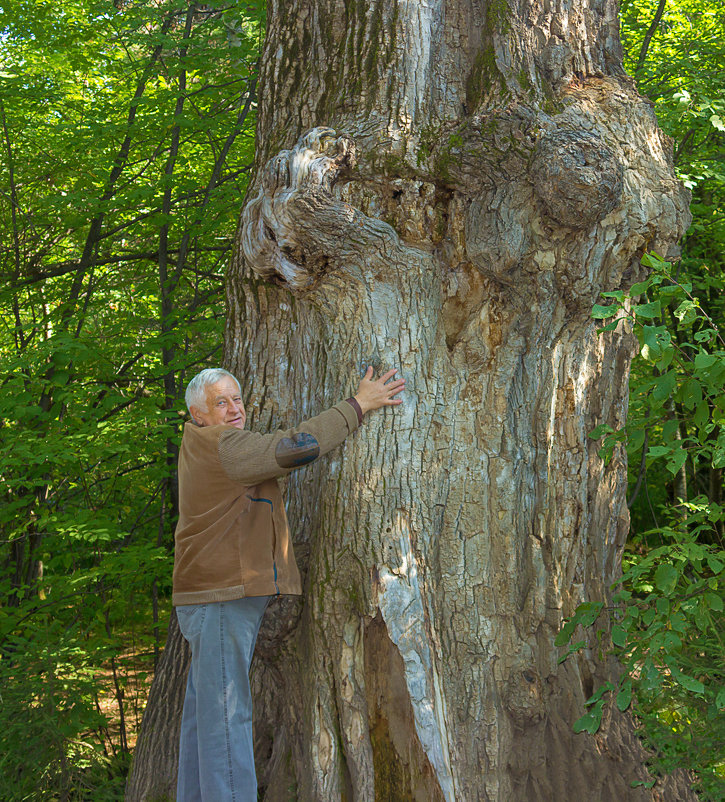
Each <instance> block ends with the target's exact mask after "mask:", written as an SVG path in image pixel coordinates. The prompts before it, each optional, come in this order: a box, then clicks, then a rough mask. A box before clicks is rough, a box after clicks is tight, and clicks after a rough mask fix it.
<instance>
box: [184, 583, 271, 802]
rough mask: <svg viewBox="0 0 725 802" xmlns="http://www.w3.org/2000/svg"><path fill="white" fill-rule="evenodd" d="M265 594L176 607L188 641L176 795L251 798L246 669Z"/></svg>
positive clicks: (197, 799)
mask: <svg viewBox="0 0 725 802" xmlns="http://www.w3.org/2000/svg"><path fill="white" fill-rule="evenodd" d="M269 598H270V597H269V596H250V597H248V598H245V599H235V600H234V601H229V602H209V603H208V604H187V605H181V606H179V607H177V608H176V616H177V618H178V620H179V627H180V628H181V633H182V635H183V636H184V637H185V638H186V640H187V641H188V642H189V646H190V647H191V666H190V667H189V678H188V680H187V682H186V697H185V698H184V713H183V715H182V718H181V741H180V747H179V777H178V784H177V790H176V793H177V796H176V799H177V802H257V776H256V774H255V771H254V743H253V739H252V694H251V691H250V689H249V668H250V665H251V663H252V655H253V654H254V644H255V643H256V641H257V633H258V632H259V625H260V624H261V623H262V616H263V615H264V611H265V609H266V607H267V603H268V602H269Z"/></svg>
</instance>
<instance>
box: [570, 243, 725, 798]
mask: <svg viewBox="0 0 725 802" xmlns="http://www.w3.org/2000/svg"><path fill="white" fill-rule="evenodd" d="M644 261H645V262H646V264H647V266H649V267H650V268H652V270H653V272H652V274H651V275H650V277H649V278H648V279H647V280H646V281H644V282H641V283H639V284H636V285H634V286H633V287H632V288H631V289H630V291H629V292H628V293H625V292H623V291H620V290H617V291H614V292H608V293H604V295H605V297H606V298H607V299H609V300H610V303H609V304H608V305H607V306H604V305H599V306H597V307H596V308H595V310H594V313H593V314H594V317H595V318H598V319H601V320H609V322H608V323H606V325H604V327H603V329H602V331H607V330H612V329H613V328H615V327H617V326H620V325H629V326H631V327H632V328H633V330H634V332H635V334H636V335H637V338H638V340H639V344H640V359H641V361H642V363H643V364H644V366H645V368H646V374H645V375H643V373H645V372H644V371H643V372H640V374H639V378H638V380H637V381H633V383H632V396H631V400H630V417H629V420H628V422H627V426H626V428H625V429H624V430H622V431H618V432H615V431H612V430H611V429H609V428H608V427H607V429H606V430H605V429H600V430H599V431H595V432H593V433H592V436H593V437H595V438H601V440H602V448H601V451H600V454H601V455H602V456H603V457H604V458H605V459H606V458H608V457H609V456H610V455H611V454H612V452H613V450H614V449H615V448H618V447H620V444H621V443H623V442H624V443H626V447H627V448H628V450H629V452H630V458H632V457H634V458H635V459H634V460H633V462H634V464H635V465H639V471H640V473H639V476H638V477H637V480H636V481H637V484H638V485H640V486H641V484H642V482H643V479H644V477H645V472H647V475H648V476H651V475H652V474H653V473H654V472H655V471H656V468H657V466H664V470H665V472H666V474H668V475H669V476H670V477H671V478H672V479H673V480H675V479H676V478H677V477H679V476H681V474H683V473H686V477H685V479H680V481H679V482H676V484H677V486H678V488H679V489H680V490H683V489H685V490H686V487H687V484H688V480H689V484H690V486H692V485H695V486H697V484H698V482H697V477H698V474H700V473H707V474H708V481H707V483H706V484H707V486H708V487H712V482H711V474H712V472H715V476H716V477H719V480H720V481H722V479H721V474H720V473H719V471H720V470H721V468H722V467H723V465H725V392H723V390H724V389H725V341H723V338H722V336H721V334H720V331H719V328H718V326H717V325H716V324H715V322H714V321H713V320H712V318H711V317H710V316H709V315H708V314H707V313H706V312H705V311H704V310H703V309H702V306H701V304H700V303H699V301H698V299H697V298H696V297H695V296H693V294H692V284H691V282H680V281H679V280H678V279H677V277H676V273H675V271H673V268H672V265H670V264H669V263H667V262H664V261H663V260H661V259H659V258H658V257H656V256H651V255H650V256H646V257H645V259H644ZM639 296H644V298H641V297H639ZM668 310H669V311H672V318H671V319H672V320H674V321H675V324H674V325H673V326H672V327H671V328H668V327H667V326H665V325H664V324H663V319H664V318H665V314H666V312H667V311H668ZM637 458H638V459H637ZM655 475H656V476H657V477H658V479H659V480H660V481H661V479H660V477H661V475H662V472H661V470H660V472H659V473H656V474H655ZM645 481H647V480H645ZM649 481H651V479H650V480H649ZM659 516H660V518H661V521H660V522H659V523H658V525H657V526H656V527H654V528H652V529H650V530H647V531H644V532H638V533H635V537H634V538H633V539H632V540H631V541H630V550H629V551H628V552H627V553H626V555H625V559H624V562H623V568H624V571H623V576H622V578H621V580H620V581H619V583H618V584H619V589H618V591H617V593H616V594H615V596H614V599H613V602H614V605H615V606H614V607H613V608H611V609H605V607H604V604H603V603H600V602H589V603H586V604H583V605H580V607H579V608H578V609H577V610H576V612H575V615H574V616H573V617H572V618H571V619H569V620H568V621H567V622H566V623H565V624H564V626H563V628H562V630H561V632H560V633H559V635H558V637H557V640H556V645H558V646H565V645H567V644H570V642H571V640H572V638H573V637H574V634H575V633H576V632H577V628H578V627H579V626H582V627H585V628H589V627H592V626H593V625H594V623H595V622H596V621H598V620H599V619H600V615H602V614H603V613H604V614H606V615H607V616H608V618H609V627H610V629H611V641H612V651H613V652H614V654H615V655H616V656H617V657H618V658H619V660H620V662H621V663H622V665H623V667H624V672H623V673H622V675H621V677H620V679H619V681H618V682H617V683H613V682H607V683H605V684H604V685H602V686H601V687H599V688H598V689H597V691H596V692H595V693H594V695H593V696H592V697H591V698H590V699H588V700H587V705H588V706H589V710H588V712H587V713H586V714H585V715H584V716H583V717H582V718H581V719H579V721H578V722H577V723H576V724H575V729H576V730H577V731H587V732H596V730H597V729H598V728H599V725H600V723H601V719H602V714H603V710H604V706H605V704H606V703H607V701H608V700H609V699H612V700H613V701H614V703H615V704H616V705H617V707H618V708H619V709H620V710H622V711H624V710H626V709H627V708H628V707H629V706H630V704H631V703H632V701H633V699H634V700H636V712H637V715H638V716H639V718H640V720H641V722H642V729H643V735H644V738H645V740H646V741H647V742H648V743H649V744H650V746H652V747H654V749H655V754H656V756H657V758H656V763H655V765H656V768H657V769H659V770H661V771H667V770H670V769H672V768H675V767H684V768H690V769H694V770H695V771H696V772H697V774H698V780H699V785H700V788H701V790H702V793H703V795H704V797H705V798H707V799H713V800H715V799H721V798H722V794H723V793H725V776H723V775H724V774H725V772H723V765H722V751H721V748H722V744H723V743H724V742H725V720H724V719H723V716H722V714H721V711H722V709H723V708H724V707H725V665H723V663H722V654H723V641H724V639H725V617H724V616H723V608H724V607H725V582H724V581H723V579H725V571H724V569H725V545H724V544H723V540H722V525H723V521H724V520H725V509H724V508H723V507H722V506H721V505H720V504H719V503H718V502H715V501H713V500H712V499H710V498H708V496H707V494H705V493H700V494H698V495H696V496H694V497H693V498H690V499H689V500H688V498H687V496H684V497H683V496H678V498H677V499H676V502H674V503H670V504H667V505H663V507H662V508H661V510H660V513H659ZM586 645H587V644H586V640H579V641H577V642H575V643H573V644H571V645H569V648H568V651H567V653H566V654H565V655H564V656H563V657H562V660H563V659H566V657H568V656H569V654H571V653H572V652H576V651H578V650H579V649H581V648H584V647H585V646H586Z"/></svg>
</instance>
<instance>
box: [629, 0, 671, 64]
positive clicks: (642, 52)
mask: <svg viewBox="0 0 725 802" xmlns="http://www.w3.org/2000/svg"><path fill="white" fill-rule="evenodd" d="M666 3H667V0H660V2H659V3H658V5H657V11H655V16H654V19H653V20H652V24H651V25H650V26H649V28H647V33H646V34H645V35H644V39H643V40H642V47H641V48H640V49H639V56H638V58H637V66H636V67H635V68H634V74H635V75H636V74H637V73H638V72H639V71H640V70H641V69H642V67H643V66H644V61H645V59H646V58H647V51H648V50H649V46H650V42H651V41H652V37H653V36H654V35H655V33H656V32H657V26H658V25H659V24H660V21H661V20H662V15H663V14H664V11H665V4H666Z"/></svg>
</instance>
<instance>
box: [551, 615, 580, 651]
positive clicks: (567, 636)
mask: <svg viewBox="0 0 725 802" xmlns="http://www.w3.org/2000/svg"><path fill="white" fill-rule="evenodd" d="M575 629H576V622H575V621H571V620H570V621H567V622H566V623H565V624H564V626H563V627H562V628H561V629H560V630H559V633H558V634H557V636H556V638H554V646H566V644H567V643H569V641H570V640H571V636H572V635H573V634H574V630H575Z"/></svg>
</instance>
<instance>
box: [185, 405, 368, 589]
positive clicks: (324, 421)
mask: <svg viewBox="0 0 725 802" xmlns="http://www.w3.org/2000/svg"><path fill="white" fill-rule="evenodd" d="M360 418H361V416H360V415H359V414H358V411H357V410H356V409H355V407H354V406H353V404H352V403H350V402H349V401H341V402H340V403H339V404H335V406H334V407H331V408H330V409H328V410H326V411H325V412H323V413H321V414H320V415H317V416H316V417H314V418H310V419H309V420H308V421H305V422H304V423H301V424H300V425H299V426H297V427H295V428H293V429H287V430H286V431H277V432H274V433H272V434H257V433H255V432H248V431H245V430H243V429H237V428H235V427H233V426H228V425H225V424H221V425H218V426H197V425H196V424H195V423H187V424H186V425H185V426H184V436H183V438H182V441H181V451H180V453H179V523H178V525H177V527H176V535H175V539H176V552H175V559H174V584H173V596H172V601H173V604H174V605H179V604H201V603H203V602H216V601H230V600H231V599H239V598H241V597H243V596H273V595H275V594H280V593H289V594H299V593H301V592H302V586H301V583H300V574H299V571H298V569H297V563H296V562H295V557H294V553H293V551H292V543H291V541H290V535H289V528H288V525H287V515H286V513H285V509H284V501H283V499H282V493H281V491H280V488H279V484H278V482H277V477H279V476H285V475H286V474H288V473H290V471H293V470H294V469H295V468H299V467H302V466H303V465H307V464H308V463H310V462H312V461H313V460H315V459H317V457H320V456H322V455H323V454H326V453H327V452H328V451H331V450H332V449H333V448H335V447H336V446H338V445H340V443H342V441H343V440H344V439H345V438H346V437H347V436H348V434H350V433H351V432H354V431H355V429H357V427H358V425H359V423H360Z"/></svg>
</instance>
